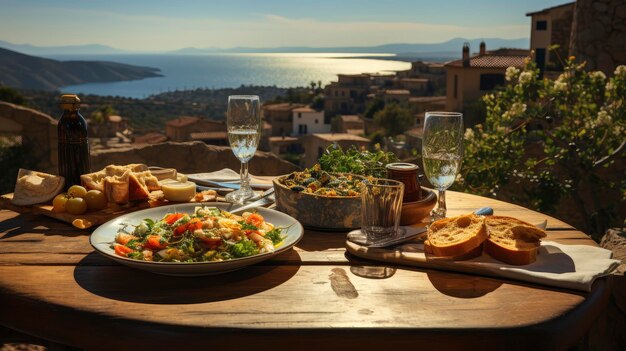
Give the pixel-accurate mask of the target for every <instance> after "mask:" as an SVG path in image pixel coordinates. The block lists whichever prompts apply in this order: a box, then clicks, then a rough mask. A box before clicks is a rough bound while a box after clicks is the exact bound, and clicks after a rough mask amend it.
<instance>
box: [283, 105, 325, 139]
mask: <svg viewBox="0 0 626 351" xmlns="http://www.w3.org/2000/svg"><path fill="white" fill-rule="evenodd" d="M292 114H293V117H292V119H293V129H292V131H291V135H292V136H296V135H304V134H313V133H329V132H330V124H327V123H324V111H317V110H315V109H312V108H310V107H299V108H296V109H294V110H293V112H292Z"/></svg>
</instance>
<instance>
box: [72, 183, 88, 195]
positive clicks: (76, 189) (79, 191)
mask: <svg viewBox="0 0 626 351" xmlns="http://www.w3.org/2000/svg"><path fill="white" fill-rule="evenodd" d="M67 194H68V195H69V196H71V197H84V196H85V194H87V189H85V188H84V187H82V186H80V185H72V186H71V187H70V188H69V189H67Z"/></svg>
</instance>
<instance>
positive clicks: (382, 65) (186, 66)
mask: <svg viewBox="0 0 626 351" xmlns="http://www.w3.org/2000/svg"><path fill="white" fill-rule="evenodd" d="M48 57H50V58H54V59H57V60H100V61H113V62H119V63H126V64H131V65H137V66H148V67H155V68H158V69H160V70H161V72H160V73H161V74H162V75H163V77H155V78H146V79H141V80H133V81H121V82H107V83H87V84H80V85H72V86H65V87H62V88H61V91H62V92H64V93H76V94H95V95H110V96H123V97H131V98H139V99H141V98H146V97H148V96H150V95H155V94H160V93H165V92H169V91H176V90H192V89H198V88H208V89H218V88H237V87H240V86H241V85H262V86H277V87H283V88H287V87H301V86H310V83H311V82H312V81H313V82H316V83H317V82H319V81H321V82H322V84H323V85H326V84H328V83H329V82H331V81H336V80H337V74H340V73H341V74H356V73H393V72H395V71H400V70H406V69H409V68H410V66H411V65H410V63H409V62H404V61H400V60H399V59H398V60H396V59H395V58H394V55H393V54H351V53H332V54H327V53H285V54H280V53H271V54H193V55H191V54H187V55H175V54H133V55H126V54H116V55H54V56H48Z"/></svg>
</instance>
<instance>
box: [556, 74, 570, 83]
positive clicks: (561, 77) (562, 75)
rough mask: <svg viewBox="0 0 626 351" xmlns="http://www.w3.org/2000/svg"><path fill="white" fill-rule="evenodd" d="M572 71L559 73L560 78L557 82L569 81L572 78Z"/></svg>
mask: <svg viewBox="0 0 626 351" xmlns="http://www.w3.org/2000/svg"><path fill="white" fill-rule="evenodd" d="M570 76H571V74H570V72H563V73H561V74H560V75H559V78H557V80H556V81H557V82H561V83H567V81H568V80H569V79H570Z"/></svg>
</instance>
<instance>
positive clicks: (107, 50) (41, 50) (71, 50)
mask: <svg viewBox="0 0 626 351" xmlns="http://www.w3.org/2000/svg"><path fill="white" fill-rule="evenodd" d="M0 47H3V48H5V49H9V50H13V51H18V52H21V53H24V54H27V55H35V56H45V55H106V54H127V53H129V52H128V51H125V50H121V49H116V48H112V47H110V46H106V45H99V44H89V45H68V46H35V45H30V44H13V43H9V42H8V41H4V40H0Z"/></svg>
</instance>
